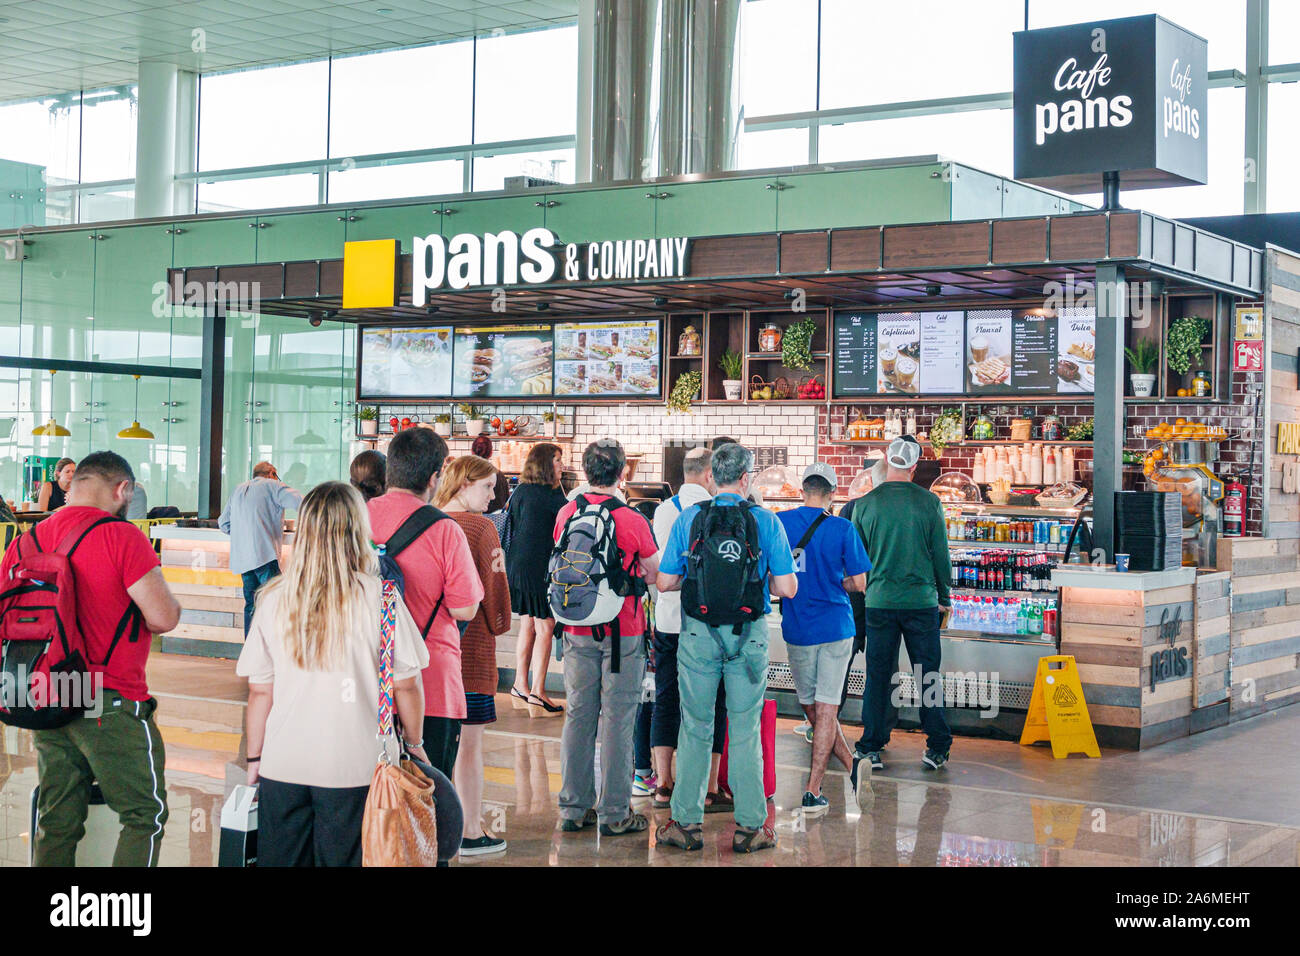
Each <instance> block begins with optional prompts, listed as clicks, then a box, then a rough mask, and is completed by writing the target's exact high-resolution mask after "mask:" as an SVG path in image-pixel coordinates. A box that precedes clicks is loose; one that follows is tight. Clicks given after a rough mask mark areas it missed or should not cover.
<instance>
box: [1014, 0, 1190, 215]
mask: <svg viewBox="0 0 1300 956" xmlns="http://www.w3.org/2000/svg"><path fill="white" fill-rule="evenodd" d="M1014 53H1015V91H1014V94H1013V100H1014V117H1015V119H1014V128H1015V133H1014V137H1015V174H1016V179H1019V180H1022V181H1024V182H1030V183H1038V184H1040V185H1044V186H1050V187H1051V188H1053V189H1058V190H1061V191H1062V192H1067V193H1095V192H1101V188H1102V174H1103V173H1106V172H1118V173H1119V176H1120V183H1121V185H1122V186H1123V188H1125V189H1150V188H1154V187H1158V186H1185V185H1191V184H1203V183H1204V182H1205V181H1206V178H1207V175H1208V153H1207V150H1206V137H1207V135H1208V128H1207V122H1206V120H1207V115H1206V110H1207V97H1206V82H1207V79H1208V71H1209V67H1208V63H1209V59H1208V53H1207V44H1206V41H1205V40H1204V39H1202V38H1201V37H1198V36H1196V35H1195V34H1193V33H1189V32H1188V31H1186V30H1184V29H1183V28H1182V27H1180V26H1177V25H1175V24H1173V23H1170V22H1169V21H1168V20H1165V19H1164V18H1162V17H1159V16H1156V15H1155V14H1151V15H1148V16H1142V17H1126V18H1124V19H1121V20H1101V21H1097V22H1094V23H1076V24H1071V25H1069V26H1062V27H1048V28H1046V29H1042V30H1025V31H1022V32H1019V33H1017V34H1015V37H1014Z"/></svg>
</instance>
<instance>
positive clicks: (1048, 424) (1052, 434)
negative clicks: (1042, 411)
mask: <svg viewBox="0 0 1300 956" xmlns="http://www.w3.org/2000/svg"><path fill="white" fill-rule="evenodd" d="M1061 434H1062V433H1061V419H1060V418H1058V417H1057V416H1055V415H1044V416H1043V441H1060V440H1061Z"/></svg>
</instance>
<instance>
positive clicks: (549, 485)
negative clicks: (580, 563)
mask: <svg viewBox="0 0 1300 956" xmlns="http://www.w3.org/2000/svg"><path fill="white" fill-rule="evenodd" d="M563 470H564V451H563V449H561V448H560V446H559V445H553V444H551V443H550V442H544V441H543V442H538V443H537V444H536V445H534V446H533V450H532V451H530V452H529V453H528V457H527V458H526V459H525V460H524V469H523V473H522V474H520V476H519V485H518V486H517V487H516V488H515V491H514V494H512V495H511V496H510V501H509V503H508V504H507V505H506V510H507V511H508V512H509V513H510V529H511V530H510V552H509V553H508V554H507V555H506V575H507V576H508V577H509V579H510V605H511V607H512V608H513V609H514V612H515V613H516V614H518V615H519V639H518V641H517V643H516V645H515V682H514V684H513V685H512V686H511V688H510V698H511V703H512V704H514V706H515V709H516V710H527V711H528V714H529V716H531V717H559V716H560V715H562V714H563V713H564V708H563V707H561V706H560V705H559V704H557V703H555V701H553V700H551V699H550V698H549V697H547V696H546V670H547V668H548V667H549V666H550V662H551V641H552V638H553V636H554V634H555V618H553V617H552V616H551V607H550V604H549V603H548V601H547V598H546V586H547V579H546V566H547V563H548V562H549V561H550V559H551V549H552V548H554V547H555V516H556V515H558V514H559V513H560V509H561V508H563V507H564V505H565V498H564V492H563V491H561V490H560V475H561V473H562V472H563ZM530 671H531V674H532V683H531V684H530V683H529V673H530Z"/></svg>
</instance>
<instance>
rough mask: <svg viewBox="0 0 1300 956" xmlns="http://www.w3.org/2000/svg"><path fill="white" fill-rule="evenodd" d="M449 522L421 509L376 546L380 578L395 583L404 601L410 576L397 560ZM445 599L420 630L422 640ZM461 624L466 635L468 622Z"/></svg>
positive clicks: (444, 516)
mask: <svg viewBox="0 0 1300 956" xmlns="http://www.w3.org/2000/svg"><path fill="white" fill-rule="evenodd" d="M449 520H451V516H450V515H447V514H444V513H443V512H441V511H439V510H438V509H437V508H435V507H434V506H433V505H421V506H420V507H419V508H416V509H415V510H414V511H413V512H411V514H410V515H409V516H407V519H406V520H405V521H403V522H402V523H401V524H400V525H398V527H397V530H396V531H394V532H393V533H392V535H391V536H390V537H389V539H388V540H387V541H384V542H375V543H376V545H378V548H379V577H380V578H381V579H383V580H385V581H392V582H393V584H394V585H395V586H396V587H397V593H398V594H400V595H402V598H403V600H405V598H406V575H405V574H403V573H402V569H401V567H400V566H399V565H398V563H397V556H398V555H399V554H401V553H402V552H403V551H405V550H406V549H407V548H408V547H410V545H411V544H412V542H414V541H415V540H416V539H417V538H418V537H420V535H422V534H424V533H425V532H426V531H428V530H429V529H430V528H432V527H433V526H434V525H435V524H437V523H438V522H439V521H449ZM444 597H445V595H443V594H439V595H438V601H437V603H436V604H434V606H433V613H432V614H430V615H429V620H428V621H426V622H425V625H424V627H422V628H420V636H421V637H425V638H427V637H428V636H429V631H430V630H431V629H432V628H433V622H434V620H435V619H436V618H437V617H438V612H439V611H440V610H442V599H443V598H444ZM457 623H458V624H459V625H461V627H460V630H461V633H462V634H463V633H464V632H465V627H464V625H465V623H466V622H464V621H460V622H457Z"/></svg>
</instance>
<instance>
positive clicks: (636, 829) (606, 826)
mask: <svg viewBox="0 0 1300 956" xmlns="http://www.w3.org/2000/svg"><path fill="white" fill-rule="evenodd" d="M648 829H650V821H649V820H647V819H646V818H645V817H643V816H642V815H641V814H639V813H629V814H628V815H627V816H626V817H624V818H623V819H622V820H619V821H618V822H617V823H602V824H601V825H600V835H601V836H622V835H623V834H625V833H641V832H643V831H645V830H648Z"/></svg>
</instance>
